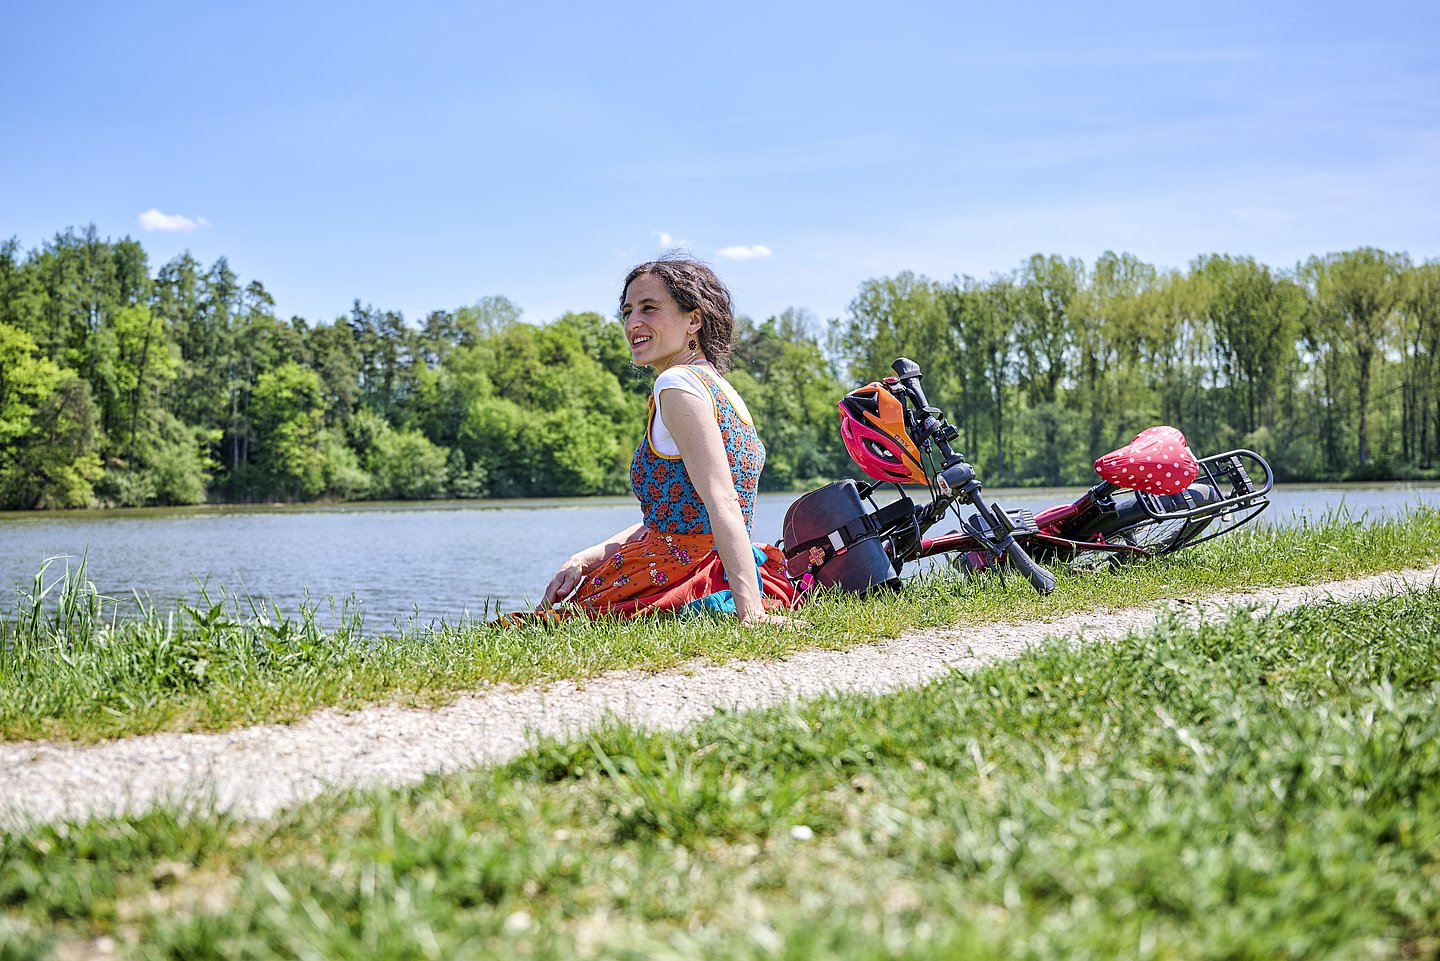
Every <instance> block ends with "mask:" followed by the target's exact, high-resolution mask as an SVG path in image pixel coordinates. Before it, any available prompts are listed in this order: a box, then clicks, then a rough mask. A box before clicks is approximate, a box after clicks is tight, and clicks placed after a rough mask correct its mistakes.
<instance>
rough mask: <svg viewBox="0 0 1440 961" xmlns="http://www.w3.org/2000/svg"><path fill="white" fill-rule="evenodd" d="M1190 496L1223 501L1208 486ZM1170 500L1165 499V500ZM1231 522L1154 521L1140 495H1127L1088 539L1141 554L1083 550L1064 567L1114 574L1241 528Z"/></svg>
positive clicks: (1220, 517) (1218, 518)
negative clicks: (1127, 566)
mask: <svg viewBox="0 0 1440 961" xmlns="http://www.w3.org/2000/svg"><path fill="white" fill-rule="evenodd" d="M1189 494H1190V496H1191V497H1192V498H1197V497H1198V499H1199V500H1200V501H1202V502H1212V501H1219V500H1220V498H1221V495H1220V492H1219V491H1218V490H1216V489H1215V488H1214V487H1213V486H1211V485H1209V484H1194V485H1191V487H1190V488H1189ZM1171 496H1172V497H1174V496H1178V495H1171ZM1169 499H1170V498H1162V500H1169ZM1166 506H1169V505H1166ZM1231 518H1232V515H1228V514H1224V513H1220V514H1214V515H1211V516H1208V517H1200V518H1196V519H1189V520H1186V519H1182V518H1169V519H1161V518H1156V517H1151V516H1149V514H1148V513H1147V512H1146V511H1145V509H1144V507H1143V506H1142V505H1141V504H1140V498H1139V495H1137V494H1136V493H1135V492H1134V491H1128V492H1126V493H1125V494H1124V495H1121V496H1119V497H1117V498H1116V499H1115V512H1114V513H1113V514H1112V515H1110V516H1108V517H1106V518H1105V519H1103V520H1101V521H1099V522H1097V523H1094V524H1093V525H1091V527H1090V528H1089V530H1088V531H1087V533H1086V537H1085V539H1086V540H1094V539H1096V538H1099V539H1101V540H1102V541H1103V542H1104V543H1108V544H1125V545H1128V546H1130V547H1138V548H1141V550H1140V551H1103V550H1095V551H1084V550H1082V551H1077V552H1076V553H1075V554H1074V555H1072V556H1071V557H1069V558H1066V559H1065V561H1064V563H1065V565H1066V566H1067V567H1069V568H1070V569H1071V570H1076V571H1086V570H1101V569H1112V570H1113V569H1114V568H1117V567H1121V566H1123V565H1125V564H1131V563H1136V562H1138V561H1143V560H1148V559H1150V558H1152V557H1158V556H1160V555H1161V554H1171V553H1174V552H1175V551H1178V550H1182V549H1184V548H1185V547H1188V546H1189V545H1190V544H1192V543H1195V542H1196V541H1197V539H1199V538H1200V537H1201V535H1206V539H1209V538H1211V537H1219V536H1222V535H1224V534H1227V533H1229V531H1230V530H1232V529H1233V528H1234V527H1236V526H1238V524H1227V521H1228V520H1230V519H1231ZM1217 527H1218V528H1219V529H1217Z"/></svg>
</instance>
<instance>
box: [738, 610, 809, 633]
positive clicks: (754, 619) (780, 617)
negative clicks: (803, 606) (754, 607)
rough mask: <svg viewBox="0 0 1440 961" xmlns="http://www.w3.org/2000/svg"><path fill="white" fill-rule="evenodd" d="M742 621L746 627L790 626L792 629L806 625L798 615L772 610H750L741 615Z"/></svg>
mask: <svg viewBox="0 0 1440 961" xmlns="http://www.w3.org/2000/svg"><path fill="white" fill-rule="evenodd" d="M740 623H741V624H742V625H743V626H745V627H788V628H791V629H794V628H797V627H802V626H804V624H805V622H804V621H802V620H800V619H799V618H796V617H787V616H786V615H784V614H772V613H771V612H770V611H750V612H749V613H747V614H743V615H741V617H740Z"/></svg>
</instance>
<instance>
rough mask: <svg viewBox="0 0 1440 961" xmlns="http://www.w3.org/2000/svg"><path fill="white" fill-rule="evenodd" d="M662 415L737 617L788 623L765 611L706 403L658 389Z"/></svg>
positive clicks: (742, 522) (737, 504)
mask: <svg viewBox="0 0 1440 961" xmlns="http://www.w3.org/2000/svg"><path fill="white" fill-rule="evenodd" d="M660 416H661V417H662V418H664V421H665V426H666V427H667V428H668V429H669V431H670V436H671V437H674V438H675V446H676V447H678V448H679V449H680V456H681V457H682V458H684V460H685V470H686V471H687V472H688V473H689V474H690V480H691V481H692V482H693V483H694V484H695V488H696V490H698V491H699V492H700V498H701V499H702V500H703V501H704V502H705V507H706V509H707V510H708V511H709V513H710V529H711V533H712V534H713V535H714V537H715V550H716V551H717V552H718V553H719V555H720V562H721V563H722V564H724V565H725V577H726V579H728V580H729V582H730V592H731V594H732V595H733V596H734V597H735V613H736V614H737V615H738V616H739V618H740V620H741V621H742V622H743V623H745V624H747V625H753V624H764V623H772V622H773V623H786V622H787V619H786V618H783V617H778V616H776V615H774V614H769V613H766V611H765V608H764V605H763V604H762V602H761V597H760V574H759V571H757V570H756V568H755V553H754V550H753V549H752V548H751V546H750V535H749V533H748V532H747V531H746V530H745V515H744V514H742V513H741V511H740V498H739V496H738V495H736V493H735V479H734V477H733V476H732V475H731V473H730V460H729V458H728V457H727V456H726V455H725V440H724V438H723V437H721V436H720V425H719V424H717V423H715V414H714V410H713V408H712V406H711V402H710V400H709V399H708V398H703V397H698V396H696V395H694V394H688V393H686V392H685V391H683V390H662V391H661V392H660Z"/></svg>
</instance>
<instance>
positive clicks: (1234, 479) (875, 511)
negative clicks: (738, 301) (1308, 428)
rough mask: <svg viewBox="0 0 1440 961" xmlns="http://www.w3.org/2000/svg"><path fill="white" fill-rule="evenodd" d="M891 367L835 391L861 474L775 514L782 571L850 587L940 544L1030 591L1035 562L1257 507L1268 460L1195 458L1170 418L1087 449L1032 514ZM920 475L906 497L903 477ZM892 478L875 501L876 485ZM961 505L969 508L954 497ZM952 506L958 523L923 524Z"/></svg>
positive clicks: (1170, 544)
mask: <svg viewBox="0 0 1440 961" xmlns="http://www.w3.org/2000/svg"><path fill="white" fill-rule="evenodd" d="M892 368H893V369H894V371H895V376H893V377H886V378H885V379H884V380H883V381H877V382H874V383H870V384H866V385H865V386H864V387H859V388H857V389H855V390H853V391H851V392H850V393H848V394H846V395H845V398H844V400H842V401H841V402H840V422H841V432H842V435H843V436H844V440H845V447H846V449H847V450H848V451H849V452H850V456H851V458H852V459H854V461H855V463H856V464H857V465H859V467H860V469H861V470H863V471H864V472H865V474H866V475H867V476H869V477H870V478H871V479H872V481H873V482H871V483H864V484H857V483H856V482H855V481H853V480H843V481H838V482H836V483H833V484H827V485H826V486H824V487H822V488H820V489H819V490H816V491H811V492H810V493H808V494H805V495H804V496H802V497H801V498H799V499H798V500H797V501H796V502H795V503H794V504H792V505H791V506H790V509H789V510H788V511H787V512H786V514H785V522H784V528H783V536H782V541H781V546H782V548H783V550H784V553H785V559H786V572H787V574H789V576H790V577H791V579H792V580H794V581H796V583H797V584H799V585H800V587H801V589H802V590H808V589H811V588H813V587H822V586H823V587H836V588H839V589H841V590H844V591H851V592H855V593H863V592H865V591H868V590H871V589H872V588H875V587H877V586H881V585H890V586H894V585H897V584H898V583H899V578H900V572H901V570H902V569H903V568H904V565H906V564H908V563H911V562H913V561H917V560H919V559H920V558H922V557H935V556H938V555H949V556H950V559H951V562H952V563H954V564H956V565H957V566H959V567H961V568H963V569H966V570H982V569H986V568H991V567H996V566H998V567H999V569H1000V570H1001V571H1002V572H1003V571H1004V570H1005V569H1007V568H1013V569H1015V570H1018V571H1019V572H1020V573H1021V574H1023V575H1024V576H1025V578H1026V579H1027V580H1029V581H1030V583H1031V584H1032V585H1033V586H1034V587H1035V589H1036V590H1037V591H1039V592H1040V593H1041V594H1048V593H1050V592H1051V591H1052V590H1054V588H1055V575H1054V574H1053V573H1052V572H1051V571H1050V570H1047V569H1046V568H1045V567H1043V566H1041V565H1042V563H1044V564H1056V563H1062V564H1068V565H1070V566H1071V567H1073V568H1096V567H1104V566H1118V565H1121V564H1125V563H1129V562H1132V561H1139V560H1145V559H1148V558H1151V557H1155V556H1158V555H1160V554H1169V553H1173V552H1174V551H1178V550H1181V549H1182V548H1186V547H1192V546H1194V545H1196V544H1199V543H1202V542H1204V541H1208V540H1212V539H1213V538H1216V537H1219V536H1221V535H1222V534H1227V533H1229V532H1231V531H1233V530H1235V529H1236V528H1238V527H1240V526H1242V525H1243V524H1246V523H1248V522H1250V521H1251V520H1253V519H1254V518H1255V517H1256V516H1258V515H1259V514H1260V512H1261V511H1263V510H1264V509H1265V508H1266V507H1268V506H1269V503H1270V501H1269V497H1268V495H1269V493H1270V490H1271V488H1272V487H1273V486H1274V481H1275V478H1274V474H1273V473H1272V472H1271V470H1270V465H1269V464H1268V463H1266V462H1265V459H1264V458H1263V457H1261V456H1260V455H1259V454H1257V453H1255V452H1254V451H1250V450H1232V451H1226V452H1225V453H1223V454H1215V455H1212V456H1210V457H1203V458H1198V459H1197V458H1196V457H1195V455H1194V454H1193V453H1191V451H1190V449H1189V447H1188V446H1187V445H1186V443H1185V437H1184V435H1183V434H1181V433H1180V431H1178V430H1176V429H1175V428H1173V427H1152V428H1150V429H1149V430H1146V431H1144V432H1142V433H1141V434H1139V435H1138V436H1137V437H1136V438H1135V440H1134V441H1132V442H1131V443H1130V444H1128V445H1127V446H1125V447H1122V448H1120V449H1119V450H1116V451H1112V452H1111V453H1109V454H1106V455H1105V456H1104V457H1101V458H1100V459H1099V460H1097V461H1096V462H1095V471H1096V473H1097V474H1098V475H1099V477H1100V481H1099V483H1097V484H1095V485H1094V486H1093V487H1091V488H1090V489H1089V490H1087V491H1086V492H1085V493H1084V494H1083V495H1081V496H1080V497H1079V498H1078V499H1076V500H1075V501H1074V502H1072V503H1069V504H1058V505H1056V506H1054V507H1050V508H1047V509H1045V510H1042V511H1040V512H1039V513H1038V514H1036V513H1033V512H1031V511H1029V510H1025V509H1013V510H1006V509H1004V508H1002V507H1000V506H999V505H995V504H990V503H988V502H987V501H986V499H985V497H984V495H983V494H982V491H981V485H980V481H979V480H978V479H977V478H976V476H975V468H974V467H972V466H971V465H970V464H968V463H966V461H965V458H964V456H963V455H961V454H959V453H957V452H956V451H955V450H954V449H953V448H952V447H951V446H950V442H951V441H953V440H955V438H956V437H957V436H959V435H958V431H956V430H955V428H954V427H952V426H951V425H950V424H948V423H947V422H946V421H945V417H944V414H943V413H941V411H940V410H939V409H938V408H936V407H932V406H930V404H929V402H928V401H927V400H926V398H925V392H924V390H923V389H922V388H921V386H920V379H921V371H920V366H919V365H918V364H916V363H915V362H914V361H911V360H907V359H905V358H903V357H902V358H900V359H899V360H896V361H895V363H894V364H893V365H892ZM920 484H923V485H925V486H926V487H927V488H928V490H929V499H928V500H922V501H919V502H917V501H915V500H913V499H912V498H911V497H910V495H909V494H908V493H907V492H906V490H905V487H904V486H902V485H920ZM887 486H888V487H893V488H894V489H895V491H896V492H897V493H898V497H897V498H896V500H894V501H892V502H890V503H888V504H885V505H883V506H880V505H877V504H876V502H875V500H874V494H875V493H876V491H878V490H880V489H881V488H884V487H887ZM962 505H969V506H971V507H973V508H974V511H973V513H971V514H970V515H969V516H968V517H967V516H963V515H962V513H961V510H960V508H961V506H962ZM952 510H953V512H954V514H955V517H956V518H957V519H958V520H959V522H960V527H959V528H958V529H956V530H952V531H950V532H948V533H945V534H941V535H939V536H937V537H929V536H926V535H927V533H928V532H929V531H930V530H931V529H932V528H933V527H935V526H936V525H937V524H939V523H940V522H941V521H942V520H944V518H945V517H946V515H947V514H948V513H950V512H951V511H952Z"/></svg>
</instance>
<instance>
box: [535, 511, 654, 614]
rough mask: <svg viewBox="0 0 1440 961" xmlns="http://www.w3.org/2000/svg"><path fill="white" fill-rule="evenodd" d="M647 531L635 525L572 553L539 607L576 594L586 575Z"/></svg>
mask: <svg viewBox="0 0 1440 961" xmlns="http://www.w3.org/2000/svg"><path fill="white" fill-rule="evenodd" d="M644 531H645V525H644V524H643V523H641V524H632V525H631V526H629V527H627V528H625V529H624V530H623V531H616V532H615V533H614V534H612V535H611V536H609V537H607V538H605V540H603V541H601V542H600V543H598V544H594V545H592V546H590V547H587V548H585V549H584V550H583V551H577V552H576V553H574V554H571V555H570V559H569V560H567V561H566V562H565V563H564V564H562V565H560V570H558V571H556V572H555V576H554V577H552V578H551V579H550V583H549V584H548V585H547V586H546V587H545V594H544V596H543V597H542V598H541V600H540V604H539V606H537V607H536V610H540V611H543V610H545V609H546V608H550V607H554V606H555V605H556V604H558V603H560V602H561V601H563V600H565V599H566V598H568V597H569V596H570V595H571V594H573V593H575V590H576V588H578V587H579V586H580V583H581V582H582V581H584V580H585V576H586V575H587V574H589V573H590V572H591V571H593V570H595V569H596V568H597V567H599V566H600V565H601V564H603V563H605V561H606V560H607V559H608V558H609V557H610V556H611V555H613V554H614V553H615V552H616V551H618V550H619V549H620V548H621V547H623V546H625V545H626V544H628V543H629V542H630V541H633V540H637V539H639V537H640V535H641V534H642V533H644Z"/></svg>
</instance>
